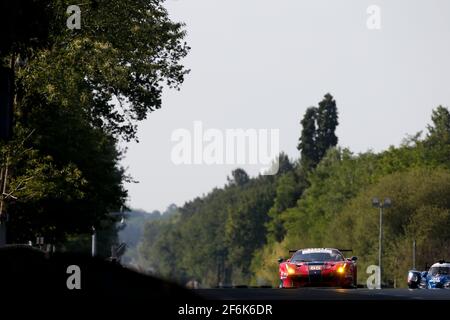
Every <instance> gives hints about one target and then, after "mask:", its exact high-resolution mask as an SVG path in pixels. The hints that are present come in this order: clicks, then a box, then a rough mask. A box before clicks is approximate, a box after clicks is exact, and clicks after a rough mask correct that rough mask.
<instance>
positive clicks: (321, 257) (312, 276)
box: [278, 248, 358, 288]
mask: <svg viewBox="0 0 450 320" xmlns="http://www.w3.org/2000/svg"><path fill="white" fill-rule="evenodd" d="M342 251H351V250H338V249H330V248H311V249H300V250H289V253H294V254H293V255H292V257H291V258H290V259H287V260H286V261H285V260H283V259H282V258H280V259H279V260H278V262H279V263H280V265H279V273H280V280H281V282H280V288H298V287H305V286H328V287H343V288H356V286H357V282H356V276H357V267H356V261H357V259H358V258H357V257H351V258H350V259H346V258H344V255H343V254H342Z"/></svg>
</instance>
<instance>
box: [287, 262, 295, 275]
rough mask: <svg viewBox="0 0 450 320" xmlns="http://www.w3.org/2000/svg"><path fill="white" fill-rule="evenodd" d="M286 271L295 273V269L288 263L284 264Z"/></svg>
mask: <svg viewBox="0 0 450 320" xmlns="http://www.w3.org/2000/svg"><path fill="white" fill-rule="evenodd" d="M286 271H287V273H288V275H293V274H295V269H294V268H293V267H290V266H289V265H288V264H287V265H286Z"/></svg>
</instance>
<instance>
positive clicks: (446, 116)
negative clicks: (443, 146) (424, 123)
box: [428, 106, 450, 143]
mask: <svg viewBox="0 0 450 320" xmlns="http://www.w3.org/2000/svg"><path fill="white" fill-rule="evenodd" d="M431 120H432V122H433V124H432V125H429V126H428V132H429V133H428V140H429V142H431V143H435V142H437V141H440V142H444V143H449V142H450V112H449V110H448V109H447V108H445V107H443V106H438V107H437V108H436V109H434V110H433V113H432V114H431Z"/></svg>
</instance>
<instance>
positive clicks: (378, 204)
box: [372, 198, 392, 288]
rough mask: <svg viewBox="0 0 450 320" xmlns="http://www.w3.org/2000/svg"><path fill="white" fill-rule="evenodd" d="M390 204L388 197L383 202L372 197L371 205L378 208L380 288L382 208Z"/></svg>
mask: <svg viewBox="0 0 450 320" xmlns="http://www.w3.org/2000/svg"><path fill="white" fill-rule="evenodd" d="M391 205H392V201H391V199H390V198H385V199H384V201H383V202H380V200H379V199H378V198H373V199H372V206H374V207H375V208H379V209H380V234H379V239H378V267H379V268H380V279H379V281H380V288H381V253H382V240H383V209H384V208H389V207H390V206H391Z"/></svg>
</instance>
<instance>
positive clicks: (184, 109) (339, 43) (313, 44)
mask: <svg viewBox="0 0 450 320" xmlns="http://www.w3.org/2000/svg"><path fill="white" fill-rule="evenodd" d="M371 5H377V6H379V8H380V9H381V16H380V17H381V20H380V21H381V29H380V30H376V29H375V30H370V29H369V28H368V27H367V19H368V18H369V16H370V15H369V14H368V13H367V12H366V11H367V8H368V7H369V6H371ZM166 7H167V8H168V10H169V13H170V15H171V17H172V19H174V20H176V21H183V22H185V23H186V30H187V32H188V36H187V39H186V40H187V42H188V43H189V45H190V46H191V47H192V50H191V52H190V54H189V56H188V57H187V58H186V59H185V61H184V64H185V65H186V66H187V67H188V68H190V69H191V70H192V71H191V73H190V74H189V75H188V76H187V77H186V79H185V83H184V84H183V86H182V88H181V91H179V92H177V91H166V92H165V94H164V96H163V107H162V109H160V110H158V111H156V112H154V113H152V114H150V115H149V117H148V119H147V120H146V121H144V122H142V123H141V124H140V126H139V134H138V136H139V140H140V143H138V144H137V143H131V144H129V145H128V147H129V150H128V153H127V156H126V158H125V159H124V161H123V164H124V166H125V167H128V173H129V174H131V175H132V176H133V177H134V179H136V180H138V181H139V183H138V184H130V185H127V188H128V190H129V195H130V200H129V204H130V205H131V206H132V207H134V208H142V209H145V210H148V211H150V210H154V209H159V210H163V209H164V208H165V207H166V206H167V205H169V204H170V203H175V204H177V205H182V204H183V203H184V202H185V201H187V200H190V199H193V198H194V197H196V196H200V195H202V194H204V193H207V192H208V191H210V190H211V189H212V188H213V187H215V186H223V184H224V183H225V182H226V177H227V175H229V174H230V172H231V170H232V169H234V168H235V167H236V166H232V165H209V166H208V165H179V166H177V165H175V164H173V162H172V160H171V150H172V148H173V146H174V145H175V143H174V142H172V141H171V135H172V132H173V131H174V130H176V129H179V128H185V129H188V130H191V131H192V130H193V122H194V121H197V120H199V121H202V123H203V125H204V127H205V128H217V129H219V130H225V129H229V128H243V129H247V128H254V129H279V130H280V149H281V150H283V151H285V152H286V153H287V154H288V155H289V156H290V157H292V158H297V157H298V151H297V149H296V146H297V142H298V137H299V135H300V130H301V128H300V125H299V121H300V119H301V117H302V116H303V114H304V112H305V110H306V108H307V107H309V106H311V105H317V103H318V102H319V101H320V100H321V99H322V97H323V95H324V94H325V93H327V92H330V93H331V94H332V95H333V96H334V97H335V99H336V101H337V105H338V109H339V121H340V125H339V127H338V130H337V135H338V137H339V145H341V146H344V147H349V148H350V149H351V150H353V151H354V152H363V151H367V150H368V149H372V150H375V151H380V150H383V149H385V148H387V147H389V146H390V145H398V144H399V143H400V142H401V141H402V139H403V138H404V137H405V136H406V134H413V133H415V132H417V131H419V130H423V129H425V127H426V125H427V124H428V123H429V122H430V120H429V119H430V115H431V110H432V109H433V108H434V107H435V106H437V105H439V104H442V105H445V106H449V105H450V81H449V76H450V19H449V14H450V1H447V0H434V1H430V0H426V1H425V0H423V1H411V0H408V1H406V0H404V1H400V0H388V1H375V0H373V1H365V0H353V1H350V0H348V1H343V0H341V1H336V0H329V1H320V0H308V1H302V0H276V1H275V0H271V1H269V0H167V3H166ZM249 173H250V174H251V175H254V174H256V173H257V170H256V169H255V170H249Z"/></svg>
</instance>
